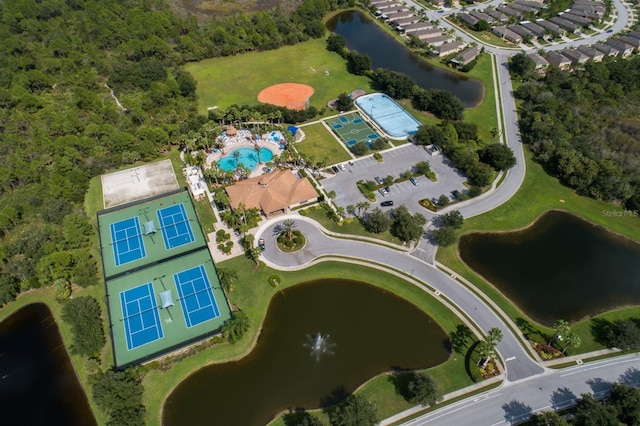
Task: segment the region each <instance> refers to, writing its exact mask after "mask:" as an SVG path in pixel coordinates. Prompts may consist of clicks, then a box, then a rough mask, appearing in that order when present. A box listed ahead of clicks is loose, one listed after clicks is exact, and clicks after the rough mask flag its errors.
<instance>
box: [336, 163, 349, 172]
mask: <svg viewBox="0 0 640 426" xmlns="http://www.w3.org/2000/svg"><path fill="white" fill-rule="evenodd" d="M338 167H340V170H342V171H345V170H347V168H346V167H345V166H344V164H338Z"/></svg>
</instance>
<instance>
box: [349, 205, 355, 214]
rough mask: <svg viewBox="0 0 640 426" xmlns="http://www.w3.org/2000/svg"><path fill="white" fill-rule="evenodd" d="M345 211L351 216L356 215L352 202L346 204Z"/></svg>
mask: <svg viewBox="0 0 640 426" xmlns="http://www.w3.org/2000/svg"><path fill="white" fill-rule="evenodd" d="M347 213H349V214H350V215H351V216H355V215H356V206H355V205H354V204H349V205H348V206H347Z"/></svg>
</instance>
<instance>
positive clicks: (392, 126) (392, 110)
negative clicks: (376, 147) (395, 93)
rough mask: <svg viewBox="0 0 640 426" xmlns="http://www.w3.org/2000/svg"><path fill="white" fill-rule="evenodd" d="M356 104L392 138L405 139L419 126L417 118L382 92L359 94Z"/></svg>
mask: <svg viewBox="0 0 640 426" xmlns="http://www.w3.org/2000/svg"><path fill="white" fill-rule="evenodd" d="M356 105H358V107H359V108H360V110H361V111H362V112H363V113H365V114H366V115H367V116H368V117H369V118H370V119H372V120H373V121H375V122H376V124H377V125H378V126H380V127H381V128H382V130H384V131H385V133H387V134H388V135H389V136H391V137H392V138H396V139H406V138H407V137H409V136H410V135H413V134H415V133H416V132H417V131H418V127H419V126H420V122H419V121H418V120H416V119H415V118H413V116H412V115H411V114H409V113H408V112H407V111H406V110H405V109H404V108H402V107H401V106H400V105H398V103H397V102H396V101H394V100H393V99H391V98H390V97H389V96H387V95H385V94H384V93H371V94H369V95H364V96H360V97H359V98H358V99H356Z"/></svg>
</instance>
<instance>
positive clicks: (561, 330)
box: [548, 319, 571, 345]
mask: <svg viewBox="0 0 640 426" xmlns="http://www.w3.org/2000/svg"><path fill="white" fill-rule="evenodd" d="M553 328H554V329H555V330H556V331H555V333H553V336H551V339H550V340H549V342H548V344H549V345H550V344H552V343H553V342H554V341H555V340H560V341H562V340H563V339H564V338H565V337H566V336H567V335H568V334H569V332H570V331H571V328H569V323H568V322H567V321H565V320H562V319H559V320H557V321H556V322H554V323H553Z"/></svg>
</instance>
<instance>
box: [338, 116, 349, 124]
mask: <svg viewBox="0 0 640 426" xmlns="http://www.w3.org/2000/svg"><path fill="white" fill-rule="evenodd" d="M340 121H342V122H343V123H348V122H349V119H348V118H347V117H340Z"/></svg>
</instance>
